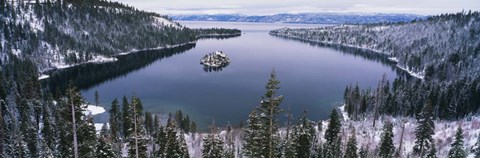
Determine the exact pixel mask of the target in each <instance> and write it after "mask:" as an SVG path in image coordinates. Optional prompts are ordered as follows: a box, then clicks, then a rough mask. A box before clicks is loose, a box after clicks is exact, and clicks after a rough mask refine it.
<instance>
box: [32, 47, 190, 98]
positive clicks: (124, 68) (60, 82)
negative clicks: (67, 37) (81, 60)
mask: <svg viewBox="0 0 480 158" xmlns="http://www.w3.org/2000/svg"><path fill="white" fill-rule="evenodd" d="M195 46H196V44H194V43H192V44H187V45H184V46H180V47H175V48H169V49H161V50H151V51H140V52H136V53H131V54H128V55H122V56H116V58H117V59H118V60H117V61H116V62H109V63H102V64H93V63H90V64H84V65H79V66H75V67H71V68H67V69H61V70H55V71H52V72H50V78H49V79H47V80H42V84H43V87H46V88H47V89H46V91H50V92H53V94H55V93H58V92H63V91H64V90H65V88H66V87H67V83H68V81H72V82H73V83H74V85H75V86H77V87H78V88H80V89H89V88H91V87H94V86H96V85H99V84H101V83H103V82H105V81H109V80H114V79H116V78H119V77H124V76H126V75H127V74H128V73H130V72H133V71H137V70H140V69H142V68H144V67H147V66H148V65H150V64H151V63H153V62H155V61H157V60H162V59H164V58H168V57H172V56H175V55H177V54H182V53H184V52H186V51H188V50H190V49H192V48H195Z"/></svg>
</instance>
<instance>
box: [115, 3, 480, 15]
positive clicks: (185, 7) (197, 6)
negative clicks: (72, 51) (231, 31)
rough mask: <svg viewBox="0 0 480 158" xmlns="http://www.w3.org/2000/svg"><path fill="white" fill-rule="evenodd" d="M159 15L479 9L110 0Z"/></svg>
mask: <svg viewBox="0 0 480 158" xmlns="http://www.w3.org/2000/svg"><path fill="white" fill-rule="evenodd" d="M112 1H118V2H122V3H124V4H128V5H132V6H135V7H137V8H139V9H142V10H147V11H153V12H158V13H161V14H245V15H271V14H278V13H323V12H335V13H410V14H421V15H434V14H441V13H452V12H459V11H462V9H465V10H476V11H479V10H480V0H112Z"/></svg>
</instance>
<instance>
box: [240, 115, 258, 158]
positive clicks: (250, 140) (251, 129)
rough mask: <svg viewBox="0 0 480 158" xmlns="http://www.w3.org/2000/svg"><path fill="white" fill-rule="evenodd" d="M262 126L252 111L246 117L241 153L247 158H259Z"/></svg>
mask: <svg viewBox="0 0 480 158" xmlns="http://www.w3.org/2000/svg"><path fill="white" fill-rule="evenodd" d="M261 131H262V124H261V123H260V120H259V118H258V115H257V113H256V111H255V110H254V111H252V112H251V113H250V115H249V116H248V120H247V127H246V128H245V136H244V140H243V153H244V154H245V155H246V156H249V157H261V156H262V155H261V154H262V151H261V149H262V148H261V145H262V144H260V143H261V142H260V141H259V140H260V139H261V138H259V137H260V134H261V133H260V132H261Z"/></svg>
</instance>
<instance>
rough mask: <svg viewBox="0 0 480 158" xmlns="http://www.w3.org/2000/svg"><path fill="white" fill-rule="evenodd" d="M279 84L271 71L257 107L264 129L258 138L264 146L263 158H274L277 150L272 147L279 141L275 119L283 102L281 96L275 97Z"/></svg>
mask: <svg viewBox="0 0 480 158" xmlns="http://www.w3.org/2000/svg"><path fill="white" fill-rule="evenodd" d="M279 84H280V81H278V80H277V77H276V74H275V71H272V73H271V74H270V79H269V80H268V82H267V85H266V86H265V88H266V90H267V91H266V92H265V95H264V96H263V97H262V101H261V102H260V106H259V107H258V110H259V111H260V116H261V117H260V119H261V122H262V124H263V126H265V127H266V131H264V132H263V133H264V134H265V136H262V137H260V138H263V140H261V142H263V143H262V145H266V146H265V147H264V150H263V156H264V157H266V158H273V157H274V154H275V151H276V148H277V147H276V146H274V145H276V144H278V139H279V138H278V135H277V130H278V125H277V117H278V113H280V112H281V109H280V103H281V102H282V100H283V96H276V93H277V90H278V89H279V88H280V87H279Z"/></svg>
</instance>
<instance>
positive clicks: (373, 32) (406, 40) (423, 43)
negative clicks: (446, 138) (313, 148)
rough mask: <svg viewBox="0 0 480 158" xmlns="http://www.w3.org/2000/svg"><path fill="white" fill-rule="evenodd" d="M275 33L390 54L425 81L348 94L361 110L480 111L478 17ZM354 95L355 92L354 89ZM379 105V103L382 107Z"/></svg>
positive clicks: (450, 115)
mask: <svg viewBox="0 0 480 158" xmlns="http://www.w3.org/2000/svg"><path fill="white" fill-rule="evenodd" d="M270 34H271V35H275V36H279V37H286V38H290V39H297V40H302V41H308V42H316V43H322V44H326V45H341V46H346V47H354V48H360V49H366V50H370V51H373V52H376V53H380V54H387V57H389V59H390V60H391V61H392V62H394V63H396V66H397V67H398V69H399V70H402V71H406V72H408V73H410V74H411V76H414V77H416V78H419V79H420V81H419V80H416V79H409V78H404V77H399V78H397V79H396V80H395V81H393V82H392V83H393V84H392V85H390V84H389V83H390V82H387V81H383V82H382V83H379V86H378V87H377V88H378V89H374V90H370V89H369V90H362V91H361V92H359V91H358V90H357V91H356V93H350V94H346V98H350V99H351V100H352V101H351V102H352V105H353V104H354V105H353V107H358V106H360V102H362V98H365V99H363V100H365V101H364V102H367V103H366V104H367V106H366V107H369V108H370V109H373V110H377V109H378V111H379V112H380V113H386V114H393V115H409V116H413V115H418V113H419V112H420V111H421V109H422V107H423V106H424V105H425V104H426V103H427V102H431V103H432V104H433V105H434V106H435V109H436V111H435V114H436V116H437V117H439V118H442V119H456V118H461V117H463V116H466V115H469V114H475V113H477V112H478V109H479V104H478V103H479V102H480V100H479V98H480V84H479V83H480V73H479V72H480V60H478V59H479V58H480V13H479V12H461V13H456V14H444V15H439V16H433V17H429V18H428V19H425V20H418V21H412V22H409V23H394V24H370V25H341V26H328V27H322V28H312V29H289V28H284V29H279V30H273V31H271V32H270ZM347 89H348V88H347ZM350 90H351V91H350V92H353V87H350ZM346 92H347V91H346ZM379 92H382V93H383V94H378V93H379ZM347 102H348V100H347ZM375 102H380V103H379V105H378V106H380V107H378V106H376V105H377V104H376V103H375ZM372 107H375V108H377V109H375V108H372ZM352 109H354V108H352ZM352 113H354V114H356V113H361V112H359V111H358V110H354V111H352Z"/></svg>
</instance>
